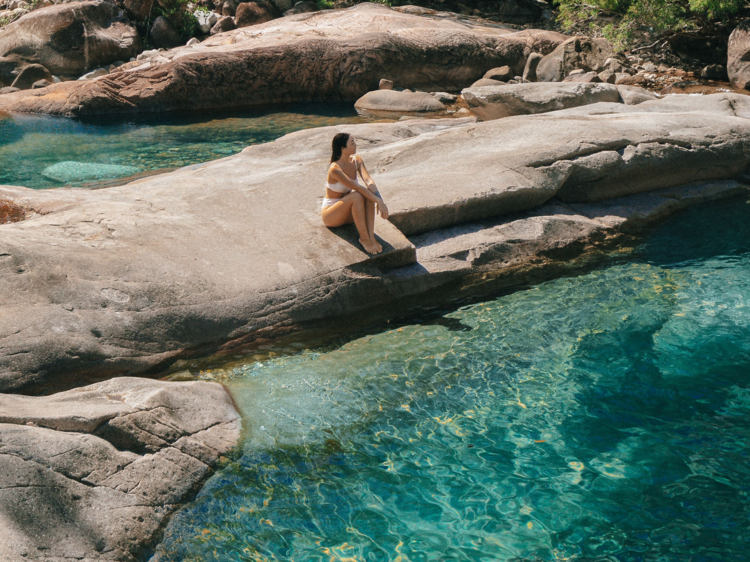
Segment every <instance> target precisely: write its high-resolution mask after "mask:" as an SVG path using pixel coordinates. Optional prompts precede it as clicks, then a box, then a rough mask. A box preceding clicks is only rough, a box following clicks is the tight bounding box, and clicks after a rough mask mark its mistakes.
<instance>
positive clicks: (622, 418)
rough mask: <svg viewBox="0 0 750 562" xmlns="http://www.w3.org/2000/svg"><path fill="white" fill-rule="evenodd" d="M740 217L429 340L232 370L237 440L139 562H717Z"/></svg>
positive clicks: (448, 321) (433, 327)
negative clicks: (146, 559) (241, 433)
mask: <svg viewBox="0 0 750 562" xmlns="http://www.w3.org/2000/svg"><path fill="white" fill-rule="evenodd" d="M749 312H750V205H747V204H745V201H744V200H741V201H731V202H724V203H719V204H714V205H711V206H703V207H701V208H694V209H692V210H689V211H687V212H685V213H683V214H682V215H680V216H677V217H675V218H673V219H671V220H669V221H668V222H666V223H664V224H663V225H661V226H659V227H658V228H657V229H656V230H654V231H653V232H652V233H651V234H649V235H648V237H647V238H646V239H645V240H644V242H643V244H642V245H641V246H640V247H639V248H638V249H637V251H636V252H635V253H634V254H632V255H631V256H630V257H629V258H628V259H627V260H626V261H623V262H618V263H614V264H611V265H609V266H607V267H604V268H602V269H600V270H596V271H593V272H591V273H588V274H585V275H581V276H579V277H575V278H564V279H559V280H556V281H552V282H548V283H544V284H541V285H538V286H535V287H533V288H531V289H529V290H524V291H520V292H517V293H514V294H511V295H507V296H503V297H501V298H497V299H495V300H490V301H487V302H483V303H480V304H474V305H471V306H466V307H464V308H461V309H459V310H455V311H452V312H449V313H447V314H445V315H444V316H443V317H441V318H438V319H437V320H435V319H432V320H431V321H430V322H429V323H422V324H413V325H405V326H401V327H399V328H396V329H392V330H386V331H381V332H380V333H377V334H374V335H366V336H363V337H360V338H358V339H354V340H353V341H350V342H348V343H346V344H344V345H341V346H340V347H338V348H337V349H334V350H329V351H325V350H317V351H316V350H314V349H307V350H301V351H300V352H299V353H297V354H296V355H287V356H284V357H276V358H271V359H268V360H265V361H262V362H255V363H246V364H243V363H241V362H238V363H236V364H231V365H227V366H226V367H225V368H223V369H219V370H218V371H216V372H214V373H209V374H208V375H207V376H209V377H210V376H211V375H215V376H216V377H219V378H222V377H223V378H229V379H230V383H229V384H230V387H231V389H232V392H233V394H234V396H235V398H236V399H237V402H238V404H239V406H240V408H241V409H242V411H243V413H244V415H245V424H246V427H247V434H246V440H245V442H244V444H243V446H242V450H241V451H240V452H239V454H238V455H237V456H236V457H235V458H233V459H228V460H227V461H226V463H225V466H224V467H223V468H222V469H221V470H220V471H219V472H218V473H217V474H216V475H214V476H213V477H212V478H211V479H210V480H209V481H208V483H207V485H206V486H205V488H204V489H203V490H202V491H201V493H200V494H199V496H198V498H197V499H196V500H195V501H194V502H193V503H191V504H190V505H188V506H186V507H185V508H184V509H182V510H181V511H180V512H178V513H177V514H176V516H175V517H174V518H173V519H172V521H171V522H170V524H169V526H168V528H167V530H166V534H165V540H164V543H163V544H162V545H161V546H160V547H159V549H158V551H157V554H156V559H157V560H162V561H163V560H174V561H193V560H194V561H214V560H216V561H225V560H226V561H229V560H295V561H329V560H347V561H385V560H390V561H400V562H406V561H413V562H417V561H419V562H421V561H428V560H435V561H447V560H450V561H454V560H455V561H495V560H505V561H521V560H528V561H553V560H586V561H605V560H606V561H621V562H626V561H695V562H699V561H700V562H708V561H724V562H725V561H734V560H738V561H739V560H746V559H747V554H746V550H747V548H748V545H750V525H749V523H750V520H749V519H750V498H748V493H750V478H749V477H750V463H749V462H748V461H749V460H750V446H749V444H750V369H749V367H750V339H749V338H748V336H749V335H750V330H749V328H750V317H749V316H748V313H749Z"/></svg>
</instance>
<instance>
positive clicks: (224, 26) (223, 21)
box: [210, 16, 237, 35]
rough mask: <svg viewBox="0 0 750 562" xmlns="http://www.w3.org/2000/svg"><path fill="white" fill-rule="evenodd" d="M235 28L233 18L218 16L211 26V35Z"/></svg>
mask: <svg viewBox="0 0 750 562" xmlns="http://www.w3.org/2000/svg"><path fill="white" fill-rule="evenodd" d="M233 29H237V26H236V25H235V24H234V19H233V18H231V17H229V16H223V17H220V18H219V19H218V20H217V21H216V23H215V24H214V26H213V27H212V28H211V32H210V33H211V35H217V34H218V33H224V32H225V31H232V30H233Z"/></svg>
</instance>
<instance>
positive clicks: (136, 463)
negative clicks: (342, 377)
mask: <svg viewBox="0 0 750 562" xmlns="http://www.w3.org/2000/svg"><path fill="white" fill-rule="evenodd" d="M239 435H240V417H239V414H238V413H237V411H236V410H235V408H234V405H233V403H232V399H231V398H230V397H229V395H228V394H227V392H226V391H225V390H224V388H223V387H222V386H220V385H218V384H216V383H206V382H185V383H178V382H162V381H153V380H148V379H137V378H121V379H115V380H111V381H107V382H104V383H99V384H95V385H92V386H87V387H83V388H78V389H76V390H73V391H69V392H64V393H60V394H54V395H52V396H44V397H28V396H13V395H0V489H2V490H3V493H2V494H0V545H2V549H3V552H2V554H3V557H7V558H6V559H9V560H26V559H28V560H41V559H44V560H72V559H76V560H80V559H84V560H122V561H126V560H135V559H138V558H139V557H140V556H142V555H143V554H144V550H145V547H147V546H148V545H149V544H150V543H153V541H154V539H156V538H157V536H158V532H159V530H160V528H161V526H162V524H163V522H164V520H165V518H166V517H167V516H168V515H169V514H170V513H171V512H172V511H174V510H175V509H176V508H178V507H179V505H180V503H181V502H183V501H185V500H186V499H189V498H190V496H191V495H192V493H193V492H194V490H195V489H196V487H197V485H199V484H200V483H201V482H202V481H203V480H204V479H205V478H206V477H207V476H208V475H209V474H210V472H211V467H212V466H214V465H215V464H216V463H217V461H218V460H219V458H220V457H221V456H222V455H224V454H226V453H227V452H229V451H230V450H231V449H232V448H233V447H234V446H235V445H236V444H237V443H238V441H239ZM40 552H41V553H44V554H43V556H42V557H40V556H39V554H38V553H40Z"/></svg>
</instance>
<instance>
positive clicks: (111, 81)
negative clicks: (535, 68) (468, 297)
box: [0, 3, 565, 115]
mask: <svg viewBox="0 0 750 562" xmlns="http://www.w3.org/2000/svg"><path fill="white" fill-rule="evenodd" d="M34 13H37V12H34ZM564 39H565V36H564V35H562V34H559V33H555V32H551V31H539V30H524V31H520V32H516V31H514V30H511V29H508V28H504V27H502V26H498V25H494V24H493V25H491V24H483V23H478V22H466V21H459V20H456V19H451V18H438V17H432V16H419V15H412V14H405V13H400V12H397V11H395V10H391V9H389V8H387V7H385V6H381V5H377V4H371V3H363V4H359V5H357V6H355V7H353V8H350V9H347V10H325V11H322V12H316V13H312V14H299V15H296V16H290V17H285V18H280V19H276V20H273V21H270V22H266V23H263V24H259V25H253V26H250V27H244V28H240V29H236V30H234V31H229V32H226V33H220V34H218V35H216V36H212V37H210V38H208V39H206V40H205V41H203V42H202V43H199V44H197V45H192V46H189V47H188V46H185V47H179V48H176V49H172V50H170V51H167V52H164V53H158V54H157V55H154V56H153V57H151V58H147V59H143V60H140V61H137V62H133V63H129V64H126V65H123V66H122V67H119V68H118V69H116V70H115V71H114V72H112V73H111V74H109V75H108V76H106V77H102V78H100V79H98V80H96V81H89V82H86V83H80V84H73V83H70V84H68V83H63V84H57V85H54V86H52V87H50V88H49V89H46V90H43V91H41V92H36V94H40V93H41V96H38V97H33V98H32V97H30V96H25V95H23V94H20V95H19V93H16V94H13V95H10V96H3V97H2V98H0V108H2V109H6V108H7V109H11V110H13V111H28V112H37V113H54V114H73V115H90V114H100V113H131V112H152V111H177V110H180V111H190V110H211V111H215V110H220V109H237V108H242V107H251V106H257V105H266V104H269V103H280V102H293V101H304V100H349V101H355V100H356V99H358V98H359V97H361V96H362V95H364V94H365V93H366V92H368V91H369V90H375V89H377V88H378V84H379V82H380V80H381V79H382V78H387V79H390V80H393V82H394V83H395V84H396V86H398V87H402V88H411V89H421V90H425V91H446V90H447V91H456V90H460V89H461V88H464V87H466V86H468V85H469V84H471V83H472V82H474V81H475V80H477V79H478V78H480V77H481V76H482V75H484V73H485V72H486V71H487V70H488V69H490V68H495V67H497V66H503V65H508V66H510V67H511V68H513V69H514V70H516V73H520V72H522V71H523V67H524V63H525V61H526V58H527V57H528V55H529V53H531V52H532V51H536V52H540V53H542V54H544V53H547V52H550V51H552V50H553V49H554V48H555V47H556V46H557V45H558V44H559V43H561V42H562V41H563V40H564ZM126 60H127V59H126Z"/></svg>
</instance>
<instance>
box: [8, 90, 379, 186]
mask: <svg viewBox="0 0 750 562" xmlns="http://www.w3.org/2000/svg"><path fill="white" fill-rule="evenodd" d="M364 121H365V120H364V119H363V118H362V117H360V116H358V115H357V113H356V111H355V110H354V109H353V108H352V107H351V105H348V104H340V105H339V104H295V105H290V106H283V107H279V108H275V109H265V110H257V111H245V112H235V113H232V114H231V115H229V114H220V115H213V116H210V115H197V116H179V115H171V116H167V117H163V116H159V117H157V116H147V117H140V118H138V119H137V120H135V119H130V120H120V121H114V122H113V120H112V118H109V119H107V120H88V121H79V120H75V119H65V118H61V117H50V116H38V115H23V114H13V115H10V116H8V117H6V118H4V119H3V118H2V117H0V185H1V184H6V185H23V186H26V187H31V188H35V189H43V188H50V187H60V186H63V185H71V186H82V185H86V184H87V183H89V182H95V181H97V180H108V179H113V178H119V177H125V176H130V175H133V174H137V173H139V172H147V171H151V170H159V169H165V168H167V169H168V168H175V167H180V166H187V165H190V164H196V163H198V162H206V161H208V160H214V159H216V158H223V157H225V156H230V155H232V154H236V153H237V152H240V151H241V150H242V149H243V148H245V147H246V146H248V145H251V144H259V143H263V142H269V141H272V140H275V139H277V138H279V137H281V136H283V135H285V134H287V133H291V132H293V131H298V130H300V129H308V128H312V127H325V126H329V125H337V124H340V123H362V122H364Z"/></svg>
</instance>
